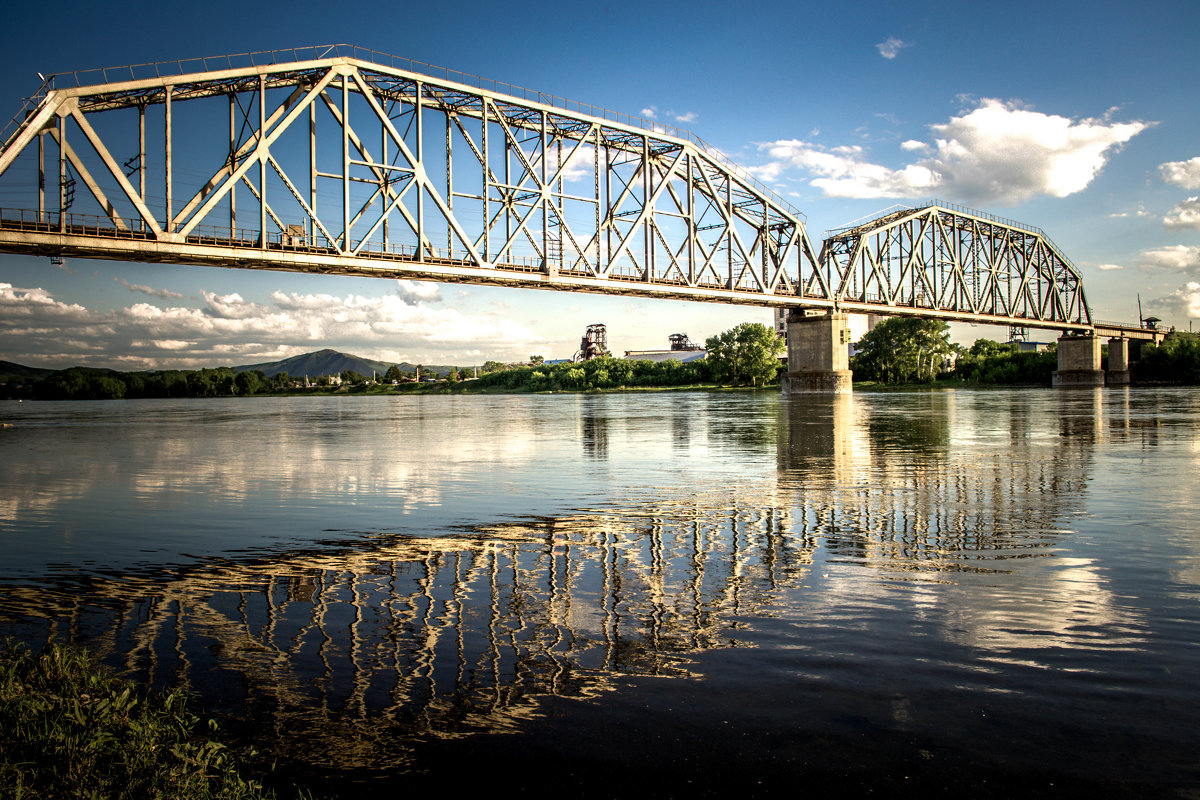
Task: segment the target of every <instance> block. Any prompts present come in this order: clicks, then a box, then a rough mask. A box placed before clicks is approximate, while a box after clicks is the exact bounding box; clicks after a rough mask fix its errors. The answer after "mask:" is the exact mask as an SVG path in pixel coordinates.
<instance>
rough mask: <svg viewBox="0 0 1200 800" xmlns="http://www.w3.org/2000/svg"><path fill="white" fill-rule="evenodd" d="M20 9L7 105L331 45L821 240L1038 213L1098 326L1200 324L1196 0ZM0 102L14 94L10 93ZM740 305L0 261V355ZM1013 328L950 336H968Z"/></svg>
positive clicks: (556, 327)
mask: <svg viewBox="0 0 1200 800" xmlns="http://www.w3.org/2000/svg"><path fill="white" fill-rule="evenodd" d="M43 8H45V7H43V6H37V5H33V4H20V5H18V6H17V7H15V8H14V9H12V10H8V11H6V15H7V17H8V19H7V24H6V25H5V27H4V32H3V33H2V34H0V37H2V38H0V43H2V44H3V47H0V64H2V66H3V69H2V70H0V75H2V76H3V78H0V114H2V115H3V116H4V117H6V118H7V117H8V116H9V115H11V114H12V113H14V112H15V111H16V110H17V108H18V105H19V102H20V99H21V98H22V97H24V96H26V95H28V94H30V93H31V92H32V91H33V90H34V89H35V88H36V87H37V84H38V80H37V78H36V74H35V73H36V72H43V73H51V72H62V71H67V70H72V69H84V68H90V67H96V66H114V65H121V64H130V63H141V62H148V61H156V60H165V59H175V58H180V57H190V56H199V55H213V54H222V53H238V52H245V51H250V50H269V49H275V48H286V47H293V46H298V45H307V44H319V43H329V42H346V43H351V44H358V45H361V46H364V47H368V48H372V49H375V50H379V51H383V52H387V53H393V54H396V55H400V56H406V57H411V58H415V59H418V60H422V61H426V62H429V63H433V64H437V65H441V66H446V67H451V68H454V69H460V70H463V71H466V72H469V73H474V74H477V75H482V76H485V77H487V78H494V79H496V80H501V81H508V82H510V83H514V84H518V85H522V86H526V87H530V88H534V89H538V90H541V91H544V92H548V93H553V94H557V95H560V96H564V97H568V98H571V99H574V100H579V101H581V102H585V103H590V104H593V105H597V106H602V107H606V108H609V109H613V110H616V111H620V112H624V113H629V114H634V115H638V114H641V115H644V116H653V117H654V118H655V119H657V120H660V121H662V122H664V123H670V124H674V125H678V126H680V127H684V128H687V129H689V130H691V131H693V132H694V133H695V134H697V135H698V136H700V137H701V138H703V139H704V140H706V141H708V142H709V143H711V144H713V145H715V146H717V147H719V148H721V149H722V150H724V151H725V152H726V153H728V154H729V155H730V156H731V158H732V159H733V160H735V161H736V162H738V163H740V164H742V165H744V166H747V167H750V168H753V169H754V170H755V171H756V172H757V174H758V175H759V176H760V177H761V178H762V179H764V180H765V181H767V182H768V183H769V184H770V185H771V186H772V187H773V188H775V189H776V191H777V192H778V193H779V194H781V195H782V196H784V197H786V198H787V199H788V200H789V201H790V202H791V203H792V204H793V205H794V206H795V207H796V208H798V209H800V210H801V211H803V212H804V213H805V214H806V215H807V218H808V223H809V235H810V237H811V238H812V239H813V240H814V243H816V244H817V245H818V246H819V242H820V239H821V238H822V237H823V234H824V231H825V230H826V229H828V228H831V227H835V226H837V225H840V224H842V223H845V222H847V221H850V220H853V219H856V218H858V217H861V216H863V215H867V214H870V213H873V212H875V211H878V210H880V209H883V208H885V207H887V206H890V205H892V204H894V203H898V202H899V203H904V202H914V201H916V200H920V199H925V198H929V197H939V198H942V199H945V200H949V201H953V202H959V203H963V204H965V205H969V206H972V207H975V208H980V209H983V210H986V211H990V212H993V213H997V214H1000V215H1001V216H1005V217H1009V218H1013V219H1017V220H1021V221H1024V222H1028V223H1032V224H1035V225H1038V226H1040V227H1042V228H1043V229H1045V230H1046V231H1047V233H1048V234H1049V235H1050V236H1051V237H1052V238H1053V239H1054V240H1055V241H1056V242H1057V243H1058V244H1059V245H1060V246H1061V247H1062V248H1063V249H1064V251H1065V252H1066V253H1067V255H1068V256H1070V257H1071V259H1072V260H1073V261H1074V262H1075V263H1076V264H1077V265H1078V266H1079V267H1080V268H1081V270H1082V272H1083V276H1084V284H1085V287H1086V289H1087V293H1088V299H1089V301H1090V303H1091V305H1092V307H1093V310H1094V313H1095V315H1096V317H1097V318H1100V319H1117V320H1133V319H1136V317H1137V296H1138V295H1139V293H1140V295H1141V298H1142V303H1143V306H1144V307H1145V309H1146V311H1147V313H1151V312H1152V313H1154V314H1156V315H1157V316H1159V317H1162V318H1164V319H1165V320H1166V321H1167V323H1168V324H1173V325H1176V326H1178V327H1181V328H1184V329H1186V328H1187V327H1188V326H1189V324H1190V322H1191V320H1193V319H1196V320H1197V321H1200V134H1198V131H1200V103H1198V102H1197V100H1198V99H1200V92H1198V91H1197V87H1196V81H1197V76H1198V75H1200V47H1198V46H1197V44H1198V42H1200V3H1196V2H1193V1H1192V0H1186V1H1184V0H1181V1H1180V2H1142V3H1116V2H1087V3H1079V2H1057V3H1050V4H1043V3H1006V4H1003V5H995V4H974V3H940V2H927V3H923V4H918V5H914V4H911V3H899V2H828V3H826V2H820V3H816V2H814V3H774V2H758V3H753V4H723V3H703V2H687V3H654V2H637V3H632V2H609V3H603V2H601V3H592V4H586V5H585V4H580V5H579V6H574V5H570V4H557V5H538V4H523V5H522V4H499V3H478V2H443V3H438V4H433V3H421V4H405V3H356V4H353V5H338V4H305V3H302V2H289V3H286V4H283V3H280V4H266V3H264V4H242V3H226V2H220V1H219V0H218V2H209V3H205V4H204V5H203V7H202V8H200V7H197V6H189V7H187V8H188V10H187V11H180V10H175V9H173V8H170V7H168V6H166V5H163V4H158V3H155V4H150V3H131V4H124V5H118V6H114V5H111V4H108V5H104V4H90V3H89V4H83V3H66V4H59V5H56V6H54V8H53V12H52V14H53V19H50V18H49V16H48V14H46V13H42V9H43ZM5 109H7V110H5ZM747 320H751V321H763V322H769V320H770V314H769V313H768V312H766V311H758V310H755V309H752V308H745V307H725V306H719V305H714V304H702V303H687V302H679V301H651V300H632V299H628V298H625V299H618V298H607V297H598V296H592V295H585V294H569V295H566V294H559V293H550V292H537V291H529V290H506V289H497V288H483V287H466V286H457V285H411V284H404V285H400V284H396V283H395V282H393V281H384V280H372V279H355V278H333V277H306V276H300V275H290V274H285V273H255V272H249V271H237V270H223V269H212V268H198V267H177V266H163V265H139V264H125V263H109V262H94V261H82V260H71V261H70V262H68V263H67V264H66V265H65V268H61V269H60V268H56V267H53V266H51V265H50V264H49V263H48V261H47V260H45V259H35V258H28V257H18V256H9V255H0V359H6V360H13V361H18V362H22V363H29V364H35V365H45V366H67V365H69V364H74V363H86V364H90V365H95V366H113V367H123V368H139V367H154V366H171V365H178V366H201V365H215V364H230V363H234V364H238V363H251V362H254V361H264V360H271V359H274V358H278V357H283V356H286V355H291V354H294V353H299V352H305V351H308V350H312V349H316V348H318V347H324V346H330V347H335V348H337V349H341V350H347V351H350V352H354V353H357V354H360V355H364V356H370V357H376V358H380V359H383V360H389V361H400V360H407V361H415V362H424V363H458V364H466V363H481V362H482V361H484V360H486V359H493V358H496V359H503V360H509V359H519V358H524V357H527V356H528V355H530V354H532V353H540V354H543V355H545V356H547V357H565V356H569V355H570V354H571V353H572V352H573V351H574V349H575V348H576V346H577V345H578V340H579V336H580V335H581V334H582V333H583V329H584V328H585V326H586V325H587V324H588V323H592V322H604V323H606V324H607V325H608V328H609V340H610V344H611V345H612V346H613V347H614V349H617V350H625V349H645V348H652V347H663V346H665V345H666V340H667V335H668V334H671V333H675V332H677V331H682V332H686V333H688V334H690V335H691V337H692V339H693V340H702V339H704V338H705V337H707V336H710V335H713V334H715V333H719V332H720V331H721V330H724V329H726V328H729V327H731V326H732V325H735V324H737V323H739V322H743V321H747ZM1004 334H1005V332H1004V331H1002V330H1001V331H998V330H996V329H987V328H974V327H971V326H965V325H960V326H956V327H955V338H956V339H957V340H959V341H964V342H969V341H971V340H973V339H974V338H976V337H977V336H991V337H997V338H998V337H1003V336H1004Z"/></svg>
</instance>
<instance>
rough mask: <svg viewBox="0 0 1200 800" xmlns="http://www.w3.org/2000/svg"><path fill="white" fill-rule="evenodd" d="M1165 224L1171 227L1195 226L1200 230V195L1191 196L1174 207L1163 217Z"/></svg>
mask: <svg viewBox="0 0 1200 800" xmlns="http://www.w3.org/2000/svg"><path fill="white" fill-rule="evenodd" d="M1163 225H1164V226H1165V227H1167V228H1168V229H1170V228H1195V229H1196V230H1200V197H1189V198H1188V199H1187V200H1184V201H1183V202H1182V203H1180V204H1179V205H1177V206H1175V207H1174V208H1172V209H1171V210H1170V211H1169V212H1167V215H1166V216H1165V217H1163Z"/></svg>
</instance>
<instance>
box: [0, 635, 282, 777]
mask: <svg viewBox="0 0 1200 800" xmlns="http://www.w3.org/2000/svg"><path fill="white" fill-rule="evenodd" d="M203 728H204V726H201V725H200V719H199V717H197V716H195V715H194V714H192V713H191V712H190V711H188V710H187V707H186V702H185V696H184V694H183V693H182V692H180V691H174V692H169V693H166V694H162V695H156V694H147V693H144V692H139V691H138V690H137V689H136V688H135V687H134V686H133V685H132V684H130V683H127V682H125V681H121V680H118V679H117V678H115V677H113V676H112V675H110V674H109V673H108V672H107V671H106V670H105V669H104V668H103V667H101V666H100V665H98V664H96V663H95V662H94V661H93V660H92V658H91V657H90V656H89V655H88V653H87V652H86V651H83V650H81V649H78V648H74V647H68V646H65V645H61V644H57V643H53V642H52V643H50V644H49V645H47V646H46V647H45V649H44V650H42V652H40V653H33V652H31V651H30V650H29V649H28V648H27V647H25V646H23V645H19V644H17V645H14V644H13V643H11V642H9V643H7V644H6V645H5V646H4V648H3V649H2V650H0V787H2V788H0V797H4V798H14V800H16V799H17V798H20V800H24V799H25V798H30V800H32V799H33V798H66V797H72V798H164V799H165V798H172V800H175V799H178V800H190V798H231V799H232V798H266V797H273V796H274V793H273V792H269V791H266V790H264V788H263V786H262V784H261V783H260V782H258V781H255V780H250V779H246V778H243V777H242V776H241V774H240V773H239V764H238V761H239V759H238V757H237V755H235V753H234V752H233V751H231V750H230V749H229V748H228V747H226V746H225V745H224V744H221V743H220V742H217V741H215V740H213V739H212V738H210V736H211V734H213V733H215V731H216V723H215V722H213V721H212V720H209V721H208V724H207V730H206V731H204V732H201V730H202V729H203ZM254 755H255V754H254V752H253V751H249V752H247V753H245V754H244V757H248V758H252V757H254Z"/></svg>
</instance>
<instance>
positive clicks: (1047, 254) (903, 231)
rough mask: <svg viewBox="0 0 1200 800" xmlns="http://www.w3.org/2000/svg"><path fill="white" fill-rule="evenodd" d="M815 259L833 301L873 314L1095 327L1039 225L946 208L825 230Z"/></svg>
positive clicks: (1069, 270)
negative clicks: (833, 291) (830, 287)
mask: <svg viewBox="0 0 1200 800" xmlns="http://www.w3.org/2000/svg"><path fill="white" fill-rule="evenodd" d="M819 260H820V264H821V269H822V271H823V273H824V276H825V278H826V280H827V281H828V282H829V283H830V285H833V286H836V297H837V298H838V299H839V300H841V301H843V302H844V303H848V304H852V305H854V304H862V305H868V306H872V307H874V308H875V311H876V313H879V311H880V310H881V309H879V308H878V307H879V306H883V307H884V308H885V309H894V311H892V313H904V312H905V311H907V312H908V313H917V314H923V315H927V316H943V317H950V318H963V317H966V318H969V319H972V320H976V321H987V320H990V319H994V320H997V321H1004V320H1009V319H1023V320H1027V322H1026V324H1027V325H1033V326H1036V327H1053V328H1062V329H1071V328H1079V329H1084V328H1089V327H1090V326H1091V324H1092V317H1091V311H1090V309H1089V308H1088V305H1087V300H1086V298H1085V296H1084V291H1083V282H1082V279H1081V277H1080V275H1079V272H1078V270H1077V269H1076V268H1075V267H1074V265H1073V264H1071V262H1070V261H1069V260H1068V259H1067V258H1066V256H1064V255H1063V254H1062V253H1061V252H1060V251H1059V250H1058V248H1057V247H1056V246H1055V245H1054V244H1053V242H1051V241H1050V240H1049V239H1048V238H1047V237H1046V235H1045V234H1044V233H1043V232H1042V231H1041V230H1040V229H1037V228H1032V227H1029V226H1024V225H1021V224H1020V223H1016V222H1012V221H1008V220H1000V219H999V218H996V217H993V216H991V215H988V214H984V213H982V212H978V211H971V210H968V209H963V208H960V207H956V206H952V205H950V204H948V203H941V202H939V201H932V202H929V203H927V204H924V205H922V206H920V207H917V208H901V209H899V210H892V211H889V212H887V213H885V214H883V215H882V216H879V217H877V218H875V219H873V220H870V221H868V222H865V223H862V224H858V225H853V226H850V227H847V228H842V229H839V230H835V231H832V232H831V233H830V235H829V237H828V238H827V239H826V240H825V242H824V244H823V246H822V249H821V255H820V259H819ZM884 313H887V312H886V311H885V312H884Z"/></svg>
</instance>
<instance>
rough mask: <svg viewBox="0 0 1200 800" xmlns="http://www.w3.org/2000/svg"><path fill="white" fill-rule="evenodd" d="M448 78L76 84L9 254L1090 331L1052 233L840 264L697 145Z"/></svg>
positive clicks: (216, 75) (230, 76)
mask: <svg viewBox="0 0 1200 800" xmlns="http://www.w3.org/2000/svg"><path fill="white" fill-rule="evenodd" d="M189 69H190V70H192V71H189ZM434 73H437V70H436V69H434V68H428V67H427V65H418V64H416V63H415V62H408V61H406V60H403V59H396V58H393V57H383V56H382V54H378V53H373V52H370V51H362V50H359V49H357V48H347V47H345V46H328V47H322V48H311V49H304V50H296V51H283V52H282V53H280V52H275V53H268V54H247V55H246V56H242V57H222V58H219V59H199V60H196V61H191V62H175V63H172V64H169V65H141V66H140V67H128V68H121V69H116V70H104V71H98V72H96V73H94V74H93V75H91V76H90V78H88V79H81V78H80V77H79V75H78V74H72V75H71V76H65V77H64V76H53V77H52V78H51V79H50V80H49V81H48V82H47V83H46V84H45V85H44V86H43V88H42V90H41V91H39V93H38V94H37V95H36V96H35V97H34V98H32V99H31V101H30V102H29V103H28V105H27V106H26V109H25V110H23V112H22V115H21V116H20V117H19V119H17V120H16V121H15V124H13V125H11V126H10V127H9V128H8V129H6V130H5V132H4V135H5V136H6V139H5V141H4V144H3V148H2V149H0V252H13V253H23V254H31V255H44V256H51V257H83V258H101V259H112V260H128V261H138V262H160V263H176V264H201V265H211V266H225V267H237V268H248V269H273V270H285V271H297V272H311V273H327V274H343V275H363V276H372V277H389V278H418V279H428V280H437V281H450V282H467V283H491V284H500V285H506V286H515V287H529V288H547V289H559V290H575V291H588V292H601V293H615V294H630V295H638V296H645V297H669V298H676V299H688V300H708V301H715V302H724V303H743V304H749V305H756V306H775V307H805V308H813V309H826V310H838V311H853V312H867V313H883V314H892V315H910V316H928V317H940V318H943V319H947V320H962V321H968V322H982V323H995V324H1001V325H1020V326H1030V327H1044V328H1059V329H1064V330H1078V331H1083V330H1088V329H1090V327H1091V315H1090V311H1089V310H1088V307H1087V303H1086V301H1085V299H1084V294H1083V288H1082V284H1081V281H1080V278H1079V273H1078V271H1077V270H1076V269H1075V268H1074V267H1073V266H1072V265H1071V264H1070V262H1069V261H1067V260H1066V258H1065V257H1064V256H1063V255H1062V254H1061V253H1060V252H1059V251H1058V249H1057V248H1056V247H1054V246H1053V244H1052V243H1051V242H1050V241H1049V240H1048V239H1047V238H1046V237H1045V236H1044V235H1043V234H1042V233H1041V232H1040V231H1037V230H1036V229H1030V228H1027V227H1023V226H1020V225H1016V224H1014V223H1008V222H1006V221H1002V220H997V219H996V218H994V217H990V216H988V215H986V214H982V213H980V212H971V211H967V210H964V209H957V208H953V207H950V206H948V205H947V204H941V203H936V202H935V203H931V204H928V205H926V206H923V207H921V208H916V209H902V210H901V211H898V212H893V213H890V214H887V215H885V216H883V217H881V218H878V219H875V220H872V221H870V222H868V223H865V224H863V225H858V226H855V227H851V228H845V229H840V230H837V231H834V232H833V233H832V234H831V235H830V237H829V238H827V239H826V240H825V242H824V245H823V247H822V249H821V251H820V253H819V255H818V253H817V252H816V251H815V250H814V248H813V246H812V243H811V242H810V240H809V237H808V233H807V230H806V223H805V219H804V217H803V215H801V214H800V213H799V212H798V211H796V210H795V209H793V208H791V206H790V205H788V204H787V203H786V202H784V201H783V200H782V199H780V198H779V197H778V196H776V195H775V194H774V193H773V192H772V191H771V190H770V189H768V188H767V187H765V186H763V185H761V184H760V183H759V182H758V181H756V180H755V179H754V178H753V176H752V175H750V174H749V173H748V172H747V171H746V170H744V169H741V168H739V167H737V166H735V165H733V164H731V163H729V162H728V161H727V160H726V159H725V158H724V157H723V156H722V155H721V154H720V152H719V151H717V150H715V149H714V148H712V147H710V146H708V145H706V144H705V143H703V142H701V141H700V140H698V139H696V138H695V137H694V136H691V135H690V134H686V133H685V132H681V131H676V130H674V129H669V128H665V127H662V126H658V125H657V124H656V123H654V122H652V121H649V120H637V119H635V118H630V117H625V116H623V115H617V114H613V113H612V112H607V111H604V110H603V109H597V108H594V107H591V106H584V105H581V104H573V103H570V102H567V101H563V100H561V99H560V98H555V97H550V96H548V95H544V94H542V93H540V92H530V91H528V90H521V89H518V87H512V86H508V85H503V86H501V85H498V84H487V83H486V82H485V81H483V80H482V79H476V83H477V85H475V84H472V83H471V82H470V80H469V76H465V75H463V74H462V73H451V72H450V71H442V72H441V73H440V74H434ZM451 76H453V77H455V78H457V79H456V80H451V79H450V78H451ZM60 78H62V79H61V80H59V79H60ZM114 78H115V79H114ZM489 87H490V88H489ZM501 88H503V89H505V90H506V91H500V89H501Z"/></svg>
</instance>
